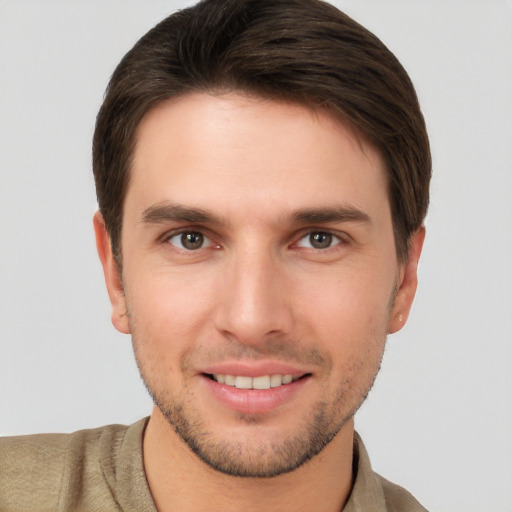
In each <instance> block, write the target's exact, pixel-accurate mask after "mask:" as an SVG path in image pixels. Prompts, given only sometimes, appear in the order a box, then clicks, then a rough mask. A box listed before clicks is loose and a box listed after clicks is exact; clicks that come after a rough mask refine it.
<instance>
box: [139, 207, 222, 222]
mask: <svg viewBox="0 0 512 512" xmlns="http://www.w3.org/2000/svg"><path fill="white" fill-rule="evenodd" d="M171 221H174V222H197V223H201V224H205V223H211V224H223V222H222V220H221V219H220V218H219V217H217V216H216V215H214V214H213V213H212V212H210V211H208V210H203V209H201V208H189V207H186V206H181V205H173V204H165V203H163V204H155V205H152V206H150V207H149V208H146V209H145V210H144V211H143V212H142V222H143V223H144V224H161V223H164V222H171Z"/></svg>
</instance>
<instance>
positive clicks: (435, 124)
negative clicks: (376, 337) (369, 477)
mask: <svg viewBox="0 0 512 512" xmlns="http://www.w3.org/2000/svg"><path fill="white" fill-rule="evenodd" d="M335 3H336V5H338V6H340V7H342V8H343V9H344V10H345V11H346V12H347V13H348V14H350V15H352V16H353V17H355V18H356V19H357V20H358V21H360V22H361V23H363V24H364V25H366V26H367V27H368V28H370V29H371V30H373V31H374V32H375V33H376V34H377V35H378V36H379V37H380V38H381V39H382V40H383V41H384V42H385V43H386V44H387V45H388V46H389V47H390V49H391V50H392V51H394V52H395V53H396V55H397V56H398V57H399V59H400V60H401V61H402V62H403V64H404V65H405V67H406V68H407V69H408V71H409V72H410V75H411V77H412V79H413V81H414V82H415V84H416V86H417V91H418V94H419V96H420V100H421V103H422V106H423V109H424V113H425V116H426V118H427V123H428V126H429V130H430V135H431V142H432V149H433V155H434V168H435V177H434V180H433V184H432V206H431V209H430V213H429V216H428V218H427V223H426V224H427V230H428V235H427V236H428V237H427V240H426V245H425V248H424V255H423V259H422V261H421V265H420V281H421V282H420V288H419V291H418V296H417V300H416V303H415V306H414V308H413V313H412V317H411V319H410V321H409V324H408V325H407V326H406V328H405V329H404V330H403V331H402V332H401V333H399V334H397V335H394V336H392V337H391V338H390V340H389V344H388V350H387V354H386V357H385V360H384V364H383V368H382V372H381V374H380V377H379V378H378V379H377V384H376V387H375V389H374V390H373V392H372V393H371V395H370V398H369V400H368V401H367V403H366V404H365V405H364V406H363V408H362V410H361V411H360V413H359V415H358V418H357V422H356V423H357V428H358V430H359V431H360V432H361V433H362V435H363V437H364V439H365V442H366V444H367V447H368V449H369V451H370V454H371V456H372V461H373V464H374V467H375V468H376V470H377V471H379V472H381V473H382V474H384V475H385V476H386V477H388V478H389V479H391V480H395V481H397V482H399V483H401V484H402V485H404V486H406V487H408V488H409V489H410V490H411V491H412V492H413V493H414V494H415V495H416V496H417V497H418V498H419V499H420V500H421V501H422V502H424V504H425V505H426V506H427V507H428V508H430V509H432V510H437V511H450V512H457V511H464V512H471V511H474V512H476V511H482V510H486V511H509V512H510V511H511V510H512V486H511V482H512V434H511V433H512V371H511V369H512V201H511V197H510V195H511V192H512V168H511V167H512V121H511V119H512V29H511V27H512V2H511V1H510V0H485V1H483V0H480V1H474V0H473V1H472V0H451V1H441V0H437V1H436V0H434V1H426V0H423V1H419V0H407V1H406V0H386V1H382V0H366V1H364V2H361V1H358V0H346V1H342V0H340V1H338V2H335ZM183 5H186V4H184V3H183V2H172V1H170V0H169V1H163V0H160V1H156V0H151V1H150V0H144V1H142V0H139V1H135V0H123V1H120V0H118V1H108V2H106V1H104V0H102V1H99V0H95V1H91V0H88V1H85V0H84V1H70V0H61V1H55V0H54V1H48V0H46V1H45V2H41V1H40V0H33V1H29V0H21V1H20V0H0V433H2V434H19V433H30V432H49V431H72V430H76V429H80V428H86V427H94V426H98V425H102V424H106V423H114V422H115V423H130V422H133V421H134V420H136V419H138V418H139V417H141V416H143V415H147V414H149V412H150V406H151V404H150V400H149V398H148V397H147V396H146V392H145V390H144V389H143V386H142V385H141V382H140V379H139V377H138V373H137V370H136V367H135V364H134V362H133V358H132V354H131V344H130V339H129V338H128V337H126V336H122V335H120V334H118V333H117V332H116V331H115V330H114V329H113V327H112V326H111V324H110V314H109V313H110V312H109V303H108V298H107V294H106V291H105V290H104V285H103V276H102V273H101V268H100V264H99V262H98V260H97V257H96V254H95V247H94V240H93V232H92V222H91V218H92V215H93V212H94V211H95V208H96V203H95V194H94V189H93V182H92V175H91V170H90V140H91V136H92V132H93V125H94V119H95V115H96V112H97V110H98V108H99V105H100V103H101V98H102V94H103V91H104V88H105V86H106V83H107V79H108V77H109V76H110V74H111V72H112V70H113V68H114V66H115V65H116V64H117V62H118V61H119V59H120V58H121V57H122V55H124V53H125V52H126V51H127V50H128V49H129V48H130V47H131V45H132V44H133V43H134V42H135V41H136V40H137V39H138V37H139V36H141V35H142V34H143V33H144V32H145V31H146V30H147V29H149V28H150V27H151V26H152V25H154V24H155V23H156V22H157V21H159V20H160V19H161V18H162V17H164V16H165V15H166V14H168V13H169V12H171V11H172V10H174V9H176V8H177V7H181V6H183Z"/></svg>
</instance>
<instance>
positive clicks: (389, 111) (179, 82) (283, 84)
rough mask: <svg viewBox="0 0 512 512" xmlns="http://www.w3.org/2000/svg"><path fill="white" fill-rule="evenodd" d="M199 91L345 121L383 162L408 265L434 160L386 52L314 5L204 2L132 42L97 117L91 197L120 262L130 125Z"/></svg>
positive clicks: (400, 72) (317, 0)
mask: <svg viewBox="0 0 512 512" xmlns="http://www.w3.org/2000/svg"><path fill="white" fill-rule="evenodd" d="M198 91H204V92H207V93H216V92H226V91H242V92H247V93H249V94H253V95H257V96H262V97H265V98H270V99H276V100H285V101H292V102H296V103H299V104H303V105H307V106H310V107H312V108H322V109H326V110H328V111H330V112H332V113H333V114H335V115H337V116H341V118H342V119H344V120H345V121H346V122H348V123H349V124H350V125H351V126H352V127H353V128H354V129H355V130H356V131H357V132H358V133H359V134H361V135H362V136H363V137H364V138H366V139H367V140H368V141H369V142H370V143H372V144H373V145H374V146H375V147H376V148H377V149H378V150H379V151H380V152H381V154H382V156H383V158H384V160H385V163H386V166H387V171H388V176H389V178H388V179H389V200H390V206H391V213H392V218H393V229H394V235H395V245H396V251H397V256H398V258H399V259H400V260H402V261H405V260H406V259H407V254H408V243H409V239H410V236H411V234H412V233H413V232H414V231H416V230H417V229H418V228H420V226H421V225H422V223H423V220H424V218H425V215H426V212H427V206H428V198H429V182H430V176H431V156H430V149H429V142H428V136H427V132H426V128H425V122H424V119H423V115H422V113H421V110H420V107H419V104H418V99H417V96H416V93H415V90H414V87H413V85H412V83H411V80H410V78H409V76H408V75H407V73H406V71H405V70H404V68H403V67H402V65H401V64H400V63H399V62H398V60H397V59H396V57H395V56H394V55H393V53H391V52H390V51H389V50H388V49H387V48H386V46H385V45H384V44H383V43H382V42H381V41H380V40H379V39H378V38H377V37H376V36H375V35H373V34H372V33H371V32H369V31H368V30H366V29H365V28H364V27H362V26H361V25H359V24H358V23H356V22H355V21H354V20H352V19H351V18H350V17H348V16H347V15H345V14H344V13H342V12H340V11H339V10H338V9H336V8H335V7H333V6H332V5H330V4H327V3H325V2H323V1H321V0H203V1H201V2H199V3H198V4H196V5H194V6H192V7H189V8H187V9H183V10H180V11H178V12H176V13H174V14H172V15H171V16H169V17H168V18H166V19H164V20H163V21H162V22H160V23H159V24H158V25H156V26H155V27H154V28H153V29H151V30H150V31H149V32H148V33H147V34H146V35H144V36H143V37H142V38H141V39H140V40H139V41H138V42H137V43H136V44H135V46H134V47H133V48H132V49H131V50H130V51H129V52H128V53H127V54H126V56H125V57H124V58H123V59H122V61H121V62H120V64H119V65H118V67H117V68H116V70H115V72H114V74H113V75H112V78H111V80H110V83H109V85H108V88H107V91H106V94H105V99H104V102H103V105H102V107H101V109H100V111H99V114H98V118H97V123H96V131H95V134H94V142H93V170H94V177H95V182H96V193H97V197H98V203H99V208H100V212H101V214H102V215H103V218H104V220H105V224H106V227H107V230H108V232H109V235H110V238H111V242H112V248H113V252H114V256H115V258H116V261H117V262H118V263H120V261H121V248H120V241H121V240H120V238H121V226H122V215H123V202H124V198H125V195H126V191H127V188H128V183H129V178H130V167H131V157H132V155H133V151H134V144H135V135H136V130H137V127H138V126H139V123H140V121H141V120H142V118H143V117H144V116H145V115H146V114H147V113H148V112H149V111H150V110H151V109H153V108H154V107H156V106H157V105H158V104H160V103H161V102H163V101H165V100H167V99H169V98H171V97H175V96H179V95H184V94H187V93H189V92H198Z"/></svg>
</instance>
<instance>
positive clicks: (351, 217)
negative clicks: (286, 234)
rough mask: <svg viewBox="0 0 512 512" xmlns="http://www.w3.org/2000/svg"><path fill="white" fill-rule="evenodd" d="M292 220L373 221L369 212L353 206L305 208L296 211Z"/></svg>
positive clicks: (297, 222)
mask: <svg viewBox="0 0 512 512" xmlns="http://www.w3.org/2000/svg"><path fill="white" fill-rule="evenodd" d="M290 220H291V222H292V223H295V224H323V223H326V222H361V223H371V219H370V216H369V215H368V214H366V213H365V212H363V211H362V210H359V209H357V208H354V207H351V206H334V207H327V208H305V209H301V210H298V211H296V212H294V213H293V214H292V215H291V217H290Z"/></svg>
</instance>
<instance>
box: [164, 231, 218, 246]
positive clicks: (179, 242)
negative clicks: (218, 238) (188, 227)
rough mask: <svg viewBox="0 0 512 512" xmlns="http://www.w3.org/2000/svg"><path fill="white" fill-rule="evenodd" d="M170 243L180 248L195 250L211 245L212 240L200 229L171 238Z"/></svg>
mask: <svg viewBox="0 0 512 512" xmlns="http://www.w3.org/2000/svg"><path fill="white" fill-rule="evenodd" d="M169 243H170V244H171V245H174V246H175V247H177V248H178V249H185V250H187V251H195V250H197V249H201V248H203V247H205V245H209V243H210V241H209V239H208V238H206V237H205V236H204V235H203V234H202V233H200V232H199V231H186V232H184V233H178V234H177V235H174V236H171V237H170V238H169Z"/></svg>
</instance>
